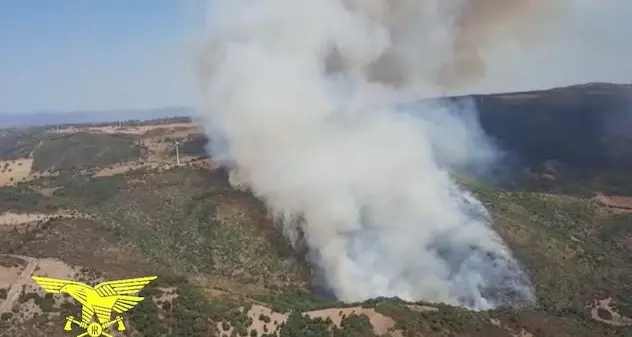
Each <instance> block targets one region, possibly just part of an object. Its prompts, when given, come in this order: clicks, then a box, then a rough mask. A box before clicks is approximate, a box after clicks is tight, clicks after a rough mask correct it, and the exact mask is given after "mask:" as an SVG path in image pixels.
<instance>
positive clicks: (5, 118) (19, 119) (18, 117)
mask: <svg viewBox="0 0 632 337" xmlns="http://www.w3.org/2000/svg"><path fill="white" fill-rule="evenodd" d="M192 113H193V108H191V107H184V106H180V107H166V108H156V109H138V110H104V111H97V110H95V111H90V110H88V111H72V112H64V111H60V112H58V111H52V112H34V113H22V114H17V113H14V114H12V113H0V127H25V126H44V125H54V124H81V123H103V122H111V121H117V120H151V119H159V118H168V117H188V116H191V115H192Z"/></svg>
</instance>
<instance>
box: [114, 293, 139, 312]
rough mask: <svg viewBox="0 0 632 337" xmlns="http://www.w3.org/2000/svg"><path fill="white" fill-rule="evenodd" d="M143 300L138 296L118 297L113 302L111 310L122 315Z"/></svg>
mask: <svg viewBox="0 0 632 337" xmlns="http://www.w3.org/2000/svg"><path fill="white" fill-rule="evenodd" d="M143 299H144V298H143V297H138V296H119V297H118V298H117V299H116V302H114V305H113V306H112V310H114V311H115V312H118V313H119V314H122V313H124V312H126V311H127V310H129V309H131V308H133V307H135V306H136V305H137V304H138V303H140V302H141V301H142V300H143Z"/></svg>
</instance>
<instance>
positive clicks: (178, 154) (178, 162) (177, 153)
mask: <svg viewBox="0 0 632 337" xmlns="http://www.w3.org/2000/svg"><path fill="white" fill-rule="evenodd" d="M175 144H176V165H177V166H180V141H178V140H176V141H175Z"/></svg>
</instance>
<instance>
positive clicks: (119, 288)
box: [94, 276, 158, 302]
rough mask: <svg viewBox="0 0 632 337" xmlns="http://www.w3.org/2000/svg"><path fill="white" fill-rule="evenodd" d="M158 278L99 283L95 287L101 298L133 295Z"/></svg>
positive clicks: (149, 277)
mask: <svg viewBox="0 0 632 337" xmlns="http://www.w3.org/2000/svg"><path fill="white" fill-rule="evenodd" d="M157 278H158V276H148V277H139V278H130V279H124V280H116V281H107V282H103V283H99V284H98V285H97V286H96V287H94V290H96V291H97V293H98V294H99V296H101V297H105V296H113V295H133V294H136V293H138V292H139V291H140V290H141V289H143V287H145V286H146V285H147V284H148V283H149V282H151V281H153V280H155V279H157ZM130 297H133V296H130ZM139 302H140V301H139Z"/></svg>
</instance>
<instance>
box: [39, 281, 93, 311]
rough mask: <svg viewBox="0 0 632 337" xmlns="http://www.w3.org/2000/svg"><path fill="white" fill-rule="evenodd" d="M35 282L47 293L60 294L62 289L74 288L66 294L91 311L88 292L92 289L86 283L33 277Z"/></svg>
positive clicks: (66, 291) (69, 289)
mask: <svg viewBox="0 0 632 337" xmlns="http://www.w3.org/2000/svg"><path fill="white" fill-rule="evenodd" d="M31 278H32V279H33V281H35V282H37V284H39V286H40V287H42V289H44V290H45V291H46V292H49V293H53V294H59V293H61V292H62V291H61V290H62V289H63V288H64V287H66V286H68V285H71V286H74V287H68V288H67V289H66V290H64V292H65V293H67V294H68V295H70V296H72V298H74V299H75V300H77V302H79V303H81V304H82V305H83V306H84V307H88V308H87V310H88V311H90V310H91V309H90V308H89V307H90V303H89V302H88V292H90V291H92V287H90V286H89V285H87V284H85V283H81V282H76V281H70V280H62V279H57V278H50V277H39V276H32V277H31Z"/></svg>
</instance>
